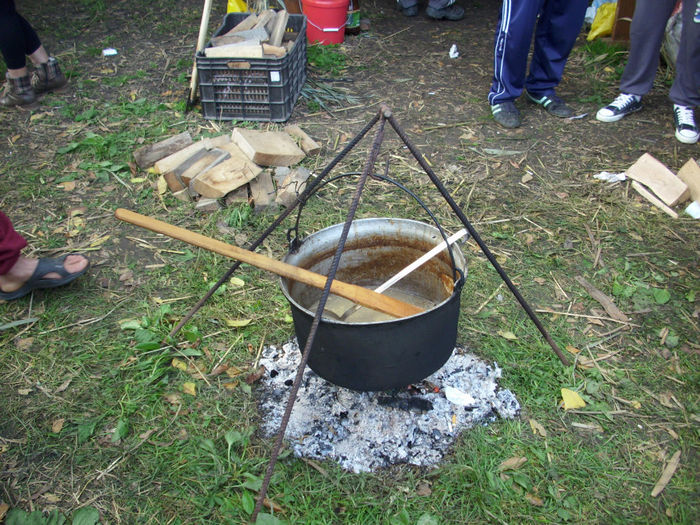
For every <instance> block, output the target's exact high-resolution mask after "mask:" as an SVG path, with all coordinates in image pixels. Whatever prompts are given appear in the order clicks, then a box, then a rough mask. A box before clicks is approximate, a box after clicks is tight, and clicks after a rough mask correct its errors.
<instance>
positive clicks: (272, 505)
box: [263, 498, 284, 514]
mask: <svg viewBox="0 0 700 525" xmlns="http://www.w3.org/2000/svg"><path fill="white" fill-rule="evenodd" d="M263 505H265V506H266V507H267V508H268V509H270V510H271V511H273V512H279V513H280V514H284V509H283V508H282V507H280V506H279V505H278V504H277V503H275V502H274V501H272V500H271V499H270V498H265V499H263Z"/></svg>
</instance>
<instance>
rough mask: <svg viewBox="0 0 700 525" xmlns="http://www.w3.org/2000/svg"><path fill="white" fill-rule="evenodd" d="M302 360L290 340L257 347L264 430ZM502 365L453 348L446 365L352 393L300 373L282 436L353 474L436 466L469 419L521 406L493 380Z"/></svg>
mask: <svg viewBox="0 0 700 525" xmlns="http://www.w3.org/2000/svg"><path fill="white" fill-rule="evenodd" d="M300 360H301V353H300V351H299V347H298V345H297V342H296V340H294V341H292V342H289V343H287V344H285V345H283V346H282V348H279V347H276V346H268V347H266V348H264V350H263V354H262V359H261V361H260V363H261V364H262V365H264V366H265V368H266V370H267V372H266V373H265V376H264V377H263V378H262V380H261V381H260V383H259V386H260V409H261V412H262V413H263V418H262V419H263V422H264V423H263V432H264V433H265V434H266V435H267V436H268V437H271V436H274V435H276V434H277V433H278V431H279V428H280V424H281V421H282V414H283V413H284V410H285V407H286V405H287V402H288V400H289V393H290V391H291V389H292V383H293V381H294V377H295V376H296V372H297V368H298V366H299V362H300ZM500 377H501V369H500V368H499V367H498V365H495V364H494V365H488V364H486V363H485V362H483V361H480V360H479V359H477V358H476V357H475V356H473V355H471V354H469V353H467V352H466V351H465V350H464V349H462V348H459V347H458V348H456V349H455V350H454V352H453V354H452V356H451V357H450V359H449V360H448V361H447V363H445V365H444V366H443V367H442V368H441V369H440V370H438V371H437V372H435V373H434V374H433V375H431V376H430V377H428V378H427V379H425V380H424V381H422V382H421V383H419V384H415V385H410V386H409V387H407V388H406V389H405V390H403V391H390V392H356V391H353V390H348V389H345V388H341V387H338V386H336V385H333V384H332V383H329V382H328V381H326V380H325V379H322V378H320V377H319V376H318V375H316V374H315V373H314V372H313V371H312V370H311V369H310V368H308V367H307V368H306V370H305V371H304V377H303V379H302V383H301V386H300V388H299V394H298V397H297V400H296V401H295V403H294V409H293V411H292V415H291V418H290V420H289V424H288V426H287V431H286V434H285V439H286V441H287V443H288V444H289V446H290V447H291V449H292V450H293V451H294V454H295V455H296V456H298V457H305V458H312V459H332V460H334V461H337V462H338V463H339V464H340V466H341V467H343V468H344V469H346V470H350V471H353V472H368V471H373V470H375V469H377V468H381V467H387V466H390V465H394V464H398V463H408V464H411V465H418V466H430V465H435V464H437V463H438V462H439V461H440V460H441V459H442V458H443V456H444V455H445V454H446V453H447V451H448V450H449V448H450V446H451V445H452V443H453V442H454V441H455V439H456V438H457V436H458V435H459V434H460V433H461V432H462V431H463V430H465V429H468V428H471V427H473V426H475V425H486V424H488V423H491V422H493V421H495V420H496V419H498V418H499V417H500V418H513V417H515V416H517V415H518V413H519V411H520V404H519V403H518V400H517V399H516V398H515V395H514V394H513V393H512V392H510V391H509V390H506V389H502V388H500V387H499V386H498V379H499V378H500Z"/></svg>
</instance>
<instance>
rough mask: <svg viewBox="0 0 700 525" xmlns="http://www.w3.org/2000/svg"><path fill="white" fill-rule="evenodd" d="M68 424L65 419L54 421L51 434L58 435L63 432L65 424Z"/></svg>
mask: <svg viewBox="0 0 700 525" xmlns="http://www.w3.org/2000/svg"><path fill="white" fill-rule="evenodd" d="M65 422H66V420H65V418H62V417H61V418H59V419H54V420H53V422H52V423H51V432H53V433H54V434H58V433H59V432H61V430H63V424H64V423H65Z"/></svg>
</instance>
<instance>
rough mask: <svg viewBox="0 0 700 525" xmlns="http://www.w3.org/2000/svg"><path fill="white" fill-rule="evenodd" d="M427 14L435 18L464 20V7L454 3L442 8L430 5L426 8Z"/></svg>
mask: <svg viewBox="0 0 700 525" xmlns="http://www.w3.org/2000/svg"><path fill="white" fill-rule="evenodd" d="M425 14H426V15H428V16H429V17H430V18H432V19H433V20H462V18H464V8H462V7H460V6H458V5H454V4H452V5H449V6H447V7H443V8H442V9H435V8H434V7H428V8H427V9H426V10H425Z"/></svg>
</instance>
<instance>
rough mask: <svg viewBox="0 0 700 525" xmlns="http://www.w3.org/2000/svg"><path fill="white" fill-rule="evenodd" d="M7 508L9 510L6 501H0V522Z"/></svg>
mask: <svg viewBox="0 0 700 525" xmlns="http://www.w3.org/2000/svg"><path fill="white" fill-rule="evenodd" d="M8 510H10V506H9V505H8V504H7V503H2V502H0V522H2V520H3V519H4V518H5V514H7V511H8Z"/></svg>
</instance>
